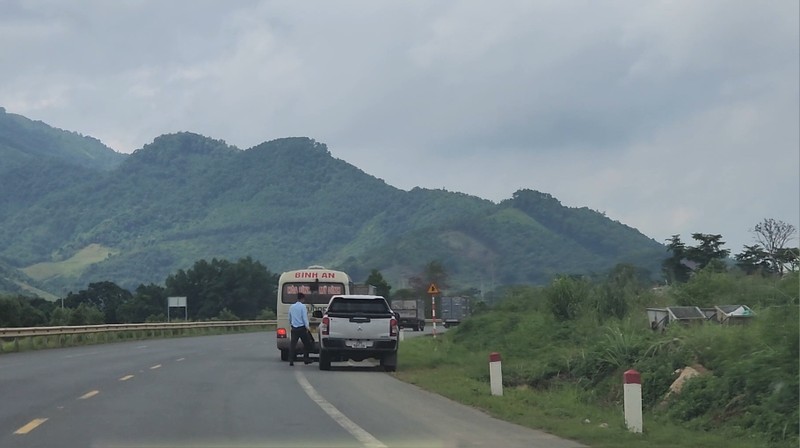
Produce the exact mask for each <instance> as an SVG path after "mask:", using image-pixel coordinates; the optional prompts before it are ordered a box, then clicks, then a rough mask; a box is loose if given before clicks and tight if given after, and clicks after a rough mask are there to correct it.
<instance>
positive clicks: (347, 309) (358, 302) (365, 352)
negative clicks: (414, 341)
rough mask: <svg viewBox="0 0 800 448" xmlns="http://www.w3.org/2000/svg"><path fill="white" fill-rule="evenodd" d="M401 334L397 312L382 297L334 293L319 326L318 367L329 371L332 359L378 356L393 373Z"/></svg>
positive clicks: (382, 363)
mask: <svg viewBox="0 0 800 448" xmlns="http://www.w3.org/2000/svg"><path fill="white" fill-rule="evenodd" d="M398 335H399V328H398V325H397V318H396V315H395V313H394V312H393V311H392V310H391V308H389V304H388V303H387V302H386V299H384V298H383V297H381V296H375V295H335V296H333V297H331V300H330V301H329V302H328V308H327V310H326V313H325V314H324V315H323V316H322V322H321V323H320V326H319V369H320V370H330V368H331V362H341V361H347V360H349V359H352V360H353V361H363V360H365V359H367V358H376V359H379V360H380V363H381V366H383V368H384V369H385V370H386V371H389V372H392V371H394V370H396V369H397V347H398Z"/></svg>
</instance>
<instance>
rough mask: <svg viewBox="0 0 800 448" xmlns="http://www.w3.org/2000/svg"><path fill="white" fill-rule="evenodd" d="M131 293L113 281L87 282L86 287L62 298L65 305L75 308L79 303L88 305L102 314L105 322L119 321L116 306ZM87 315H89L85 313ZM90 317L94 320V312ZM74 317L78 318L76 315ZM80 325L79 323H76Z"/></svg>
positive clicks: (128, 298)
mask: <svg viewBox="0 0 800 448" xmlns="http://www.w3.org/2000/svg"><path fill="white" fill-rule="evenodd" d="M132 297H133V295H132V294H131V293H130V291H128V290H127V289H123V288H121V287H119V286H117V284H115V283H113V282H97V283H89V287H88V288H87V289H84V290H81V291H78V293H76V294H73V293H70V294H69V295H68V296H67V298H66V299H65V300H64V303H65V306H68V307H70V308H77V307H78V306H80V305H81V304H86V305H90V306H91V307H93V308H94V309H96V310H98V311H100V313H102V314H103V316H104V320H105V323H107V324H117V323H120V321H119V319H118V318H117V308H119V307H120V306H121V305H122V304H123V303H125V302H127V301H129V300H130V299H131V298H132ZM87 316H89V315H87ZM90 317H91V318H92V319H93V321H94V320H95V318H94V314H91V315H90ZM76 319H79V318H78V317H76ZM100 323H103V322H100ZM76 325H80V324H76Z"/></svg>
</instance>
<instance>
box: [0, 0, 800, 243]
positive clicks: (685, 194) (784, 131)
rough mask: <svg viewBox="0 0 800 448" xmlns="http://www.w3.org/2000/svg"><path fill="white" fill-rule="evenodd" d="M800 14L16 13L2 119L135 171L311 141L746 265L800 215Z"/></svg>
mask: <svg viewBox="0 0 800 448" xmlns="http://www.w3.org/2000/svg"><path fill="white" fill-rule="evenodd" d="M798 7H799V6H798V4H797V3H796V2H771V3H748V2H738V3H730V2H724V1H716V0H710V1H703V2H693V1H685V2H672V1H670V2H666V1H655V2H635V1H630V2H612V3H606V2H593V1H578V2H563V1H544V2H528V1H508V2H504V3H503V4H502V5H493V4H488V3H485V2H477V1H474V2H473V1H459V2H455V1H443V2H424V1H409V2H402V3H389V4H387V3H372V2H337V3H317V4H296V3H285V2H275V1H255V0H253V1H240V2H235V3H233V4H229V3H225V2H216V1H211V0H204V1H187V0H180V1H170V2H154V1H148V0H129V1H116V2H107V1H100V0H91V1H89V0H82V1H78V2H61V1H49V2H35V3H33V2H4V3H2V4H0V37H2V39H0V64H2V66H3V67H13V70H3V71H2V72H0V105H3V106H5V107H6V108H7V109H8V110H9V111H10V112H17V113H23V114H27V115H29V116H31V118H35V119H41V120H44V121H46V122H48V123H50V124H53V125H55V126H58V127H62V128H65V129H70V130H75V131H78V132H81V133H84V134H89V135H92V136H95V137H98V138H100V139H101V140H103V141H105V142H107V143H113V145H114V147H115V148H116V149H118V150H122V151H125V152H130V151H132V150H134V149H136V148H138V147H141V146H142V145H144V144H146V143H148V142H149V141H151V140H152V139H153V138H155V137H156V136H157V135H159V134H162V133H166V132H175V131H180V130H188V131H194V132H198V133H201V134H205V135H209V136H211V137H214V138H221V139H224V140H226V141H228V142H229V143H231V144H234V145H237V146H239V147H241V148H247V147H250V146H253V145H256V144H258V143H260V142H262V141H265V140H270V139H273V138H278V137H284V136H300V135H303V136H309V137H312V138H315V139H316V140H318V141H322V142H325V143H327V144H328V146H329V148H330V150H331V152H332V153H333V155H334V156H336V157H339V158H341V159H344V160H346V161H348V162H350V163H352V164H354V165H356V166H358V167H359V168H361V169H363V170H364V171H366V172H368V173H370V174H373V175H375V176H377V177H380V178H383V179H385V180H386V181H387V182H388V183H390V184H392V185H396V186H398V187H401V188H412V187H414V186H425V187H431V188H442V187H444V188H446V189H448V190H451V191H462V192H466V193H470V194H474V195H477V196H480V197H484V198H488V199H492V200H495V201H499V200H502V199H504V198H508V197H510V196H511V194H512V193H513V192H514V191H515V190H517V189H519V188H535V189H539V190H541V191H546V192H549V193H551V194H553V195H555V196H556V197H558V198H559V199H561V200H562V201H563V202H564V203H566V204H568V205H573V206H589V207H591V208H595V209H598V210H601V211H606V212H607V213H608V215H609V216H610V217H612V218H614V219H619V220H620V221H622V222H625V223H626V224H629V225H632V226H635V227H637V228H639V229H640V230H642V231H643V232H644V233H646V234H647V235H650V236H652V237H654V238H655V239H658V240H662V239H663V238H666V237H668V236H669V235H671V234H674V233H682V234H684V235H689V234H690V233H692V232H707V233H723V235H724V236H726V237H727V236H728V235H730V237H729V238H728V239H729V240H731V241H736V244H737V246H734V247H733V249H734V250H737V249H738V247H739V246H738V245H739V244H740V243H741V242H748V243H749V238H750V237H749V235H748V234H747V232H746V229H747V228H749V227H752V226H753V225H754V224H755V223H756V222H758V221H760V220H761V219H762V218H764V217H775V218H779V219H783V220H784V221H787V222H794V223H797V219H798V215H800V211H798V203H800V198H798V195H800V191H799V190H800V186H799V185H798V166H799V165H800V162H798V146H800V142H798V134H799V133H800V131H799V130H798V124H797V123H798V121H800V119H799V117H798V103H800V92H798V82H797V79H798V78H799V77H800V70H799V69H798V53H800V45H799V44H798V42H800V35H798V33H799V32H800V31H798V30H800V24H798V16H800V11H798ZM798 227H800V226H798Z"/></svg>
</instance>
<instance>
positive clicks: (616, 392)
mask: <svg viewBox="0 0 800 448" xmlns="http://www.w3.org/2000/svg"><path fill="white" fill-rule="evenodd" d="M799 282H800V279H799V278H798V273H797V272H793V273H791V274H788V275H785V276H783V277H780V276H772V275H769V276H762V275H743V274H742V273H741V272H718V271H715V270H714V267H713V266H711V267H709V268H708V269H705V270H701V271H700V272H698V273H696V274H695V275H694V276H693V277H692V278H691V279H689V280H688V281H687V282H686V283H677V284H674V285H671V286H669V287H662V288H656V289H652V288H649V287H646V286H643V284H642V283H639V282H638V281H637V280H636V276H635V275H634V270H632V269H631V268H630V267H625V266H618V267H617V268H616V269H615V270H614V271H612V272H611V273H610V274H609V276H608V277H607V278H605V279H601V280H594V281H591V280H587V279H585V278H581V277H570V276H560V277H556V278H555V279H554V280H553V281H552V282H551V283H550V284H548V285H547V286H543V287H515V288H508V289H507V290H506V291H505V294H504V295H505V299H504V300H502V301H500V302H499V303H497V304H495V305H494V306H493V307H490V308H488V309H487V310H486V311H484V312H481V313H478V314H476V315H473V317H471V318H470V319H468V320H466V321H465V322H464V323H462V324H461V325H460V326H458V327H455V328H453V329H451V330H450V331H448V332H447V333H445V334H443V335H441V336H439V337H437V338H436V339H433V338H416V339H413V340H408V341H405V342H404V343H403V344H401V351H400V363H399V367H398V369H399V371H398V373H397V376H398V377H399V378H401V379H404V380H406V381H409V382H411V383H414V384H417V385H419V386H421V387H423V388H425V389H429V390H431V391H435V392H437V393H440V394H442V395H445V396H447V397H449V398H452V399H455V400H457V401H460V402H463V403H466V404H468V405H472V406H475V407H478V408H481V409H484V410H486V411H487V412H489V413H491V414H492V415H495V416H497V417H499V418H503V419H506V420H509V421H512V422H515V423H519V424H523V425H526V426H529V427H533V428H539V429H543V430H545V431H548V432H551V433H554V434H556V435H559V436H562V437H567V438H571V439H574V440H577V441H580V442H583V443H587V444H589V445H591V446H595V447H603V446H608V447H612V446H631V447H633V446H641V447H651V446H721V445H723V444H724V445H725V446H727V447H745V446H747V447H753V446H765V447H766V446H777V447H790V446H791V447H796V446H797V445H798V431H800V427H799V425H798V422H799V421H800V410H799V408H800V405H799V404H798V396H800V387H798V362H799V358H800V357H799V356H798V349H799V345H800V331H799V330H798V328H799V327H800V316H798V303H799V302H800V298H799V297H798V285H799V284H800V283H799ZM687 302H693V303H692V304H693V305H697V306H701V307H702V306H709V305H714V304H716V305H728V304H746V305H748V306H750V308H752V309H753V310H754V311H755V313H756V315H755V316H754V317H753V318H752V319H750V322H749V323H748V324H745V325H721V324H718V323H715V322H711V321H708V322H705V323H703V324H695V325H682V324H678V323H671V324H670V325H668V326H667V327H666V329H665V330H664V331H663V332H662V331H653V330H651V326H650V322H649V321H648V319H647V315H646V312H645V310H646V308H647V307H663V306H671V305H676V304H688V303H687ZM491 352H499V353H501V355H502V358H503V361H502V369H503V384H504V396H502V397H493V396H491V395H490V390H489V369H488V355H489V353H491ZM686 367H693V368H696V369H697V370H698V371H700V372H702V373H703V374H702V375H699V376H697V377H695V378H692V379H690V380H688V381H686V382H685V383H684V385H683V388H682V390H680V392H679V393H674V392H672V393H670V387H671V385H672V384H673V382H674V381H675V380H676V379H677V378H678V373H679V372H680V371H681V369H684V368H686ZM631 368H633V369H636V370H638V371H639V372H640V373H641V375H642V383H643V386H642V391H643V401H644V412H645V424H644V433H643V434H638V435H637V434H632V433H630V432H628V431H627V429H626V428H625V425H624V418H623V407H622V402H623V387H622V386H623V385H622V373H623V372H624V371H625V370H628V369H631ZM668 395H669V396H668Z"/></svg>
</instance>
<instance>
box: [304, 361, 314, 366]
mask: <svg viewBox="0 0 800 448" xmlns="http://www.w3.org/2000/svg"><path fill="white" fill-rule="evenodd" d="M311 362H312V361H303V364H305V365H309V364H311Z"/></svg>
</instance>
